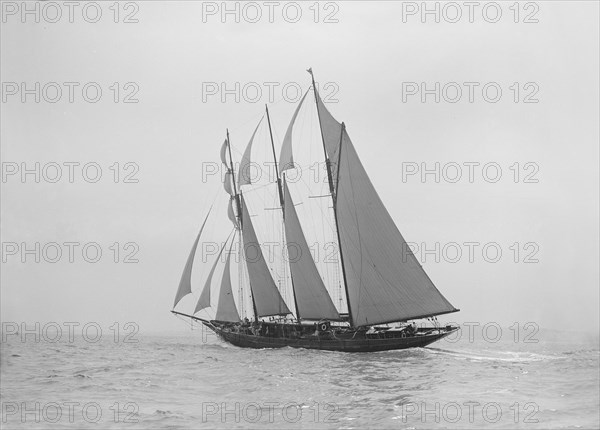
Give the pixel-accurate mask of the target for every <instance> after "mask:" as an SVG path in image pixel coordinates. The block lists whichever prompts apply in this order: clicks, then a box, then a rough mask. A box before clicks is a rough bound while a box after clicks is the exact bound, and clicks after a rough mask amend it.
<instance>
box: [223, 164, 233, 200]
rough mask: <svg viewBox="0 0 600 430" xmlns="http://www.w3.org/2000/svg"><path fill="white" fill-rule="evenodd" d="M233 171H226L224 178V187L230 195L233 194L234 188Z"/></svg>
mask: <svg viewBox="0 0 600 430" xmlns="http://www.w3.org/2000/svg"><path fill="white" fill-rule="evenodd" d="M231 177H232V174H231V171H230V170H227V172H226V173H225V179H224V180H223V188H225V191H226V192H227V193H228V194H229V195H230V196H233V194H234V193H233V188H232V185H231Z"/></svg>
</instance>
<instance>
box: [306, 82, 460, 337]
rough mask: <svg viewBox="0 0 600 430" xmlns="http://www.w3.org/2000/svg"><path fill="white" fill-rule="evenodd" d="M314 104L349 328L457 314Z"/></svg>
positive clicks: (342, 134)
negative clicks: (330, 190)
mask: <svg viewBox="0 0 600 430" xmlns="http://www.w3.org/2000/svg"><path fill="white" fill-rule="evenodd" d="M317 94H318V93H317ZM317 105H318V107H319V115H320V117H321V126H322V133H323V139H324V142H325V147H326V151H327V155H328V157H329V160H331V163H330V164H331V165H332V176H333V178H332V179H333V180H334V181H335V182H334V184H335V186H334V189H335V190H336V191H335V194H334V204H335V209H336V211H335V212H336V220H337V227H338V232H339V239H340V249H341V251H342V254H343V258H344V265H345V277H346V288H347V292H348V298H349V302H350V303H349V307H350V309H351V315H352V323H353V325H355V326H363V325H371V324H381V323H387V322H393V321H404V320H408V319H415V318H424V317H428V316H433V315H439V314H443V313H449V312H454V311H456V310H457V309H455V308H454V306H452V305H451V304H450V302H449V301H448V300H447V299H446V298H445V297H444V296H443V295H442V294H441V293H440V292H439V291H438V289H437V288H436V287H435V285H434V284H433V282H432V281H431V279H429V277H428V276H427V274H426V273H425V271H424V270H423V268H422V267H421V265H420V264H419V262H418V260H417V259H416V258H415V256H414V255H413V254H412V253H411V252H410V250H409V248H408V245H407V244H406V241H405V240H404V238H403V237H402V234H401V233H400V231H399V230H398V227H396V224H395V223H394V221H393V219H392V217H391V216H390V214H389V213H388V211H387V209H386V207H385V206H384V204H383V202H382V201H381V199H380V198H379V195H378V194H377V191H376V190H375V187H374V186H373V184H372V183H371V180H370V179H369V176H368V175H367V172H366V171H365V169H364V167H363V165H362V163H361V161H360V159H359V157H358V154H357V153H356V151H355V149H354V145H353V144H352V141H351V140H350V137H349V136H348V134H347V133H346V131H345V128H344V127H342V125H341V124H340V123H338V122H337V121H336V120H335V119H334V118H333V116H332V115H331V114H330V113H329V112H328V111H327V109H326V108H325V105H324V104H323V102H322V101H321V99H320V97H318V96H317Z"/></svg>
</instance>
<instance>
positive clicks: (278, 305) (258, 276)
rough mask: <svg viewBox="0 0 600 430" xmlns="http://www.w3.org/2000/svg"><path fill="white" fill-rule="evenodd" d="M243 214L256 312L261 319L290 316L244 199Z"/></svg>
mask: <svg viewBox="0 0 600 430" xmlns="http://www.w3.org/2000/svg"><path fill="white" fill-rule="evenodd" d="M242 213H243V215H242V238H243V241H244V260H245V261H246V267H247V269H248V277H249V279H250V289H251V291H252V295H253V297H254V304H255V305H256V312H257V313H258V316H261V317H263V316H271V315H287V314H290V313H291V312H290V310H289V309H288V307H287V305H286V304H285V302H284V301H283V298H282V297H281V294H279V290H278V289H277V286H276V285H275V282H274V281H273V277H272V276H271V273H270V272H269V268H268V267H267V263H266V262H265V259H264V257H263V254H262V250H261V249H260V244H259V242H258V239H257V237H256V232H255V231H254V226H253V225H252V220H251V219H250V214H249V213H248V208H247V206H246V202H245V201H244V198H243V197H242Z"/></svg>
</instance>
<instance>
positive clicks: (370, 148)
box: [1, 1, 600, 331]
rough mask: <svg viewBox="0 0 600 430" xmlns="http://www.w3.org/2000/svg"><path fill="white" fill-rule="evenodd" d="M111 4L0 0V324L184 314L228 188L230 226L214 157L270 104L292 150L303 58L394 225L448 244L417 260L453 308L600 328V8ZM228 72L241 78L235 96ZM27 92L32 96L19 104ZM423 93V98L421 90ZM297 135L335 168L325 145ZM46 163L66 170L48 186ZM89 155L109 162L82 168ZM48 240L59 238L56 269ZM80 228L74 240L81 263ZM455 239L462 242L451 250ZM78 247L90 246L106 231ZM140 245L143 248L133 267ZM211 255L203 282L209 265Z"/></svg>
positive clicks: (147, 324) (219, 225)
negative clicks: (192, 252) (188, 276)
mask: <svg viewBox="0 0 600 430" xmlns="http://www.w3.org/2000/svg"><path fill="white" fill-rule="evenodd" d="M111 4H112V2H110V3H100V6H99V7H100V9H101V11H102V15H101V17H100V18H99V19H98V22H95V23H93V22H87V21H86V19H87V20H88V21H93V20H95V14H96V10H95V9H94V8H93V7H87V8H85V13H83V12H82V11H83V10H84V6H85V3H80V4H79V5H78V7H77V8H75V10H74V11H73V16H72V21H73V22H72V23H71V22H69V10H68V9H67V7H66V6H64V5H62V3H58V5H59V8H60V9H58V10H59V11H60V12H61V13H62V16H61V18H60V19H58V22H56V23H53V22H50V21H54V20H56V19H55V17H57V15H56V13H57V9H56V8H54V9H51V8H47V9H43V8H42V6H40V4H38V7H39V8H40V17H39V21H40V22H39V23H36V22H35V20H36V16H35V15H33V14H29V15H25V16H22V15H21V12H22V11H21V10H20V8H21V3H20V2H16V3H12V2H3V3H2V8H3V11H2V13H3V15H2V18H3V19H2V30H1V37H2V41H1V49H2V53H1V62H2V65H1V72H2V79H1V80H2V82H3V88H2V97H3V100H2V105H1V107H2V114H1V121H2V127H1V143H2V148H1V156H2V163H3V164H2V173H3V177H2V197H1V203H2V211H1V215H2V219H1V222H2V242H3V249H2V251H3V255H2V258H3V260H2V275H1V281H2V290H1V299H2V300H1V311H2V320H3V321H17V322H21V321H27V322H35V321H40V322H42V323H44V322H48V321H56V322H63V321H79V322H81V323H85V322H88V321H96V322H99V323H101V324H102V325H104V326H108V325H110V323H111V322H114V321H118V322H121V323H125V322H127V321H134V322H137V323H138V324H139V325H140V329H141V330H142V331H158V330H173V329H182V323H181V322H180V321H178V320H177V319H176V318H174V317H173V316H172V315H171V314H170V313H169V310H170V308H171V306H172V301H173V297H174V294H175V291H176V289H177V285H178V283H179V278H180V276H181V271H182V269H183V266H184V265H185V261H186V258H187V255H188V253H189V249H190V247H191V244H192V242H193V240H194V237H195V235H196V233H197V230H198V228H199V226H200V224H201V222H202V220H203V217H204V215H205V214H206V211H207V210H208V206H209V205H210V203H211V202H212V201H213V199H214V198H215V195H219V196H221V198H220V199H219V200H218V204H216V206H215V213H216V214H217V217H216V218H213V219H212V220H211V221H210V222H209V226H210V228H209V232H208V233H209V234H208V235H207V236H206V238H205V240H206V241H211V240H217V241H218V240H222V239H224V238H225V237H226V236H227V234H228V233H229V230H230V226H229V224H228V221H227V220H226V217H225V209H224V208H225V206H224V202H225V201H226V198H224V195H223V192H222V188H221V185H220V179H219V176H218V175H208V176H207V175H206V171H207V170H206V169H210V168H211V166H212V165H211V164H207V163H213V162H214V163H216V164H215V165H216V166H218V165H219V149H220V145H221V143H222V141H223V139H224V137H225V129H226V127H229V129H230V132H231V136H232V143H233V146H234V158H236V159H237V160H239V159H240V158H241V153H242V152H243V150H244V146H245V144H246V143H247V141H248V139H249V137H250V134H251V133H252V129H253V128H254V127H255V125H256V123H257V121H258V119H259V118H260V117H261V115H262V113H263V110H264V104H265V103H270V105H271V112H272V123H273V127H274V128H275V130H276V144H277V146H279V144H280V142H281V139H282V138H283V135H284V134H285V128H286V127H287V124H288V121H289V118H290V117H291V115H292V113H293V110H294V108H295V102H296V101H297V98H296V89H297V88H298V85H300V86H301V88H302V89H303V90H306V89H307V88H308V86H309V84H310V76H309V75H308V74H307V73H306V72H305V69H306V68H308V67H311V66H312V68H313V70H314V71H315V76H316V79H317V81H319V82H320V84H321V85H323V86H324V85H325V84H326V83H328V84H329V85H328V86H326V87H325V86H324V87H323V89H322V93H323V95H324V96H325V95H327V96H329V98H328V100H329V102H328V103H327V106H328V108H329V109H330V111H331V112H332V113H333V115H334V116H335V117H336V118H337V119H338V120H340V121H341V120H343V121H345V123H346V125H347V129H348V132H349V134H350V136H351V137H352V139H353V142H354V145H355V147H356V149H357V151H358V153H359V155H360V156H361V158H362V160H363V163H364V165H365V167H366V169H367V171H368V172H369V174H370V175H371V179H372V181H373V182H374V184H375V186H376V187H377V189H378V191H379V193H380V195H381V197H382V199H383V201H384V202H385V203H386V205H387V207H388V210H389V211H390V213H391V214H392V216H393V217H394V219H395V220H396V223H397V225H398V226H399V228H400V231H401V232H402V233H403V235H404V236H405V237H406V239H407V240H408V241H412V242H415V243H417V244H419V246H420V247H421V245H422V244H425V246H426V247H427V248H428V249H434V250H435V246H436V243H439V245H438V246H439V252H438V256H439V257H440V258H439V262H436V261H435V257H436V255H434V254H435V252H436V251H433V253H432V254H427V253H422V252H421V251H422V249H420V250H419V251H417V253H416V254H417V256H418V257H423V259H425V261H424V262H423V266H424V267H425V269H426V270H427V272H428V274H429V275H430V277H431V278H432V279H433V281H434V282H435V284H436V285H437V286H438V288H439V289H440V290H441V291H442V292H443V293H444V295H445V296H446V297H447V298H448V299H449V300H450V301H451V302H452V304H453V305H455V306H456V307H458V308H460V309H461V312H460V313H458V314H453V315H450V316H445V317H440V319H441V320H443V321H457V322H461V321H477V322H480V323H481V324H485V323H487V322H498V323H499V324H502V325H511V324H512V323H513V322H520V323H521V324H524V323H526V322H529V321H532V322H536V323H537V324H539V325H540V326H541V327H548V328H561V327H563V328H567V329H573V330H577V329H584V330H597V327H598V323H599V321H598V315H599V309H598V306H599V305H598V303H599V267H598V265H599V263H598V261H599V249H598V238H599V226H598V217H599V209H598V198H599V197H598V196H599V177H598V157H599V151H598V148H599V134H598V130H599V129H598V118H599V114H600V112H599V86H598V74H599V64H598V57H599V52H600V50H599V46H598V45H599V42H598V40H599V37H598V36H599V31H598V30H599V27H598V12H599V10H598V8H599V6H598V3H597V2H561V1H553V2H535V3H531V2H530V3H529V6H525V3H521V4H520V7H519V8H514V6H513V7H512V9H511V8H510V7H511V5H512V2H506V3H504V2H501V3H499V5H500V11H501V15H500V16H497V15H496V13H497V12H498V11H497V10H496V9H495V8H494V6H489V5H488V6H486V7H485V8H484V6H485V5H487V3H485V2H482V3H481V5H480V6H478V7H477V8H475V9H474V10H473V11H472V16H471V17H469V9H468V8H467V7H466V6H464V5H463V3H458V5H459V7H460V10H459V9H457V8H456V7H455V6H454V5H456V3H455V4H452V5H450V6H448V5H446V4H445V3H435V2H430V3H428V7H430V8H431V10H435V8H436V7H438V8H439V13H440V16H439V21H440V22H436V16H435V15H434V14H433V13H431V14H426V15H422V14H421V12H422V11H421V10H417V9H420V7H421V2H417V3H412V2H362V1H353V2H329V3H327V4H326V3H321V4H320V5H319V7H314V6H311V5H312V4H313V3H312V2H309V3H302V4H300V6H298V7H299V9H300V10H301V13H302V15H301V16H300V17H299V18H298V20H297V22H292V21H295V20H296V18H295V17H296V12H297V9H298V7H296V6H295V4H290V3H286V2H281V3H280V4H279V5H278V6H275V8H274V10H273V12H272V13H273V15H272V21H273V22H269V9H268V5H265V4H264V3H263V2H258V3H253V4H252V6H246V7H245V8H244V7H243V5H242V4H240V5H238V7H239V10H240V16H239V21H240V22H239V23H237V22H235V21H236V16H235V14H228V15H225V16H222V15H221V12H222V11H221V10H220V8H221V2H217V3H213V2H204V4H203V3H202V2H192V1H187V2H177V3H167V2H160V1H156V2H137V3H130V4H128V6H125V5H124V4H121V9H120V10H119V14H118V16H116V15H115V10H114V9H110V6H111ZM436 4H437V6H436ZM34 5H35V4H34V3H31V4H30V6H31V8H32V9H33V8H34ZM532 5H533V6H532ZM228 7H230V8H231V10H234V8H235V3H234V2H231V3H229V6H228ZM284 7H285V13H284ZM15 8H16V9H15ZM258 10H260V11H261V13H262V16H261V17H260V19H258V18H256V19H255V17H256V16H257V15H256V12H257V11H258ZM484 10H485V12H484ZM317 11H318V14H317ZM517 11H518V14H517ZM457 12H461V14H462V15H461V17H460V19H459V18H457ZM126 18H128V19H129V20H137V21H138V22H131V23H124V22H122V21H124V20H125V19H126ZM115 19H116V20H117V21H119V22H118V23H115V22H114V21H115ZM255 20H258V22H255V23H253V22H249V21H255ZM456 20H457V21H458V22H455V23H453V22H450V21H456ZM496 20H497V22H491V21H496ZM536 20H537V22H535V21H536ZM22 21H25V22H22ZM223 21H225V22H223ZM315 21H318V22H315ZM325 21H337V22H325ZM423 21H425V22H423ZM470 21H473V22H470ZM515 21H518V22H515ZM524 21H531V22H524ZM38 82H39V85H40V89H39V91H38V92H37V95H39V97H40V100H39V103H36V101H35V97H36V94H35V93H36V90H35V88H36V83H38ZM65 82H67V83H68V82H72V83H73V84H65ZM236 82H237V83H239V91H238V92H237V94H236ZM49 83H56V84H49ZM115 83H117V84H116V85H115ZM128 83H129V84H128ZM421 83H424V88H422V87H421ZM436 83H439V91H437V94H436ZM465 83H467V84H465ZM21 84H23V85H21ZM86 84H87V86H86ZM286 84H287V86H286ZM222 86H224V87H225V88H226V89H229V90H232V92H231V93H230V94H229V95H225V100H224V101H223V100H222V97H223V95H222V93H221V89H222ZM284 86H286V89H287V90H288V92H287V94H284V93H283V91H282V88H283V87H284ZM57 87H59V88H60V89H61V91H62V94H58V93H57V92H56V88H57ZM84 87H85V88H86V91H87V92H86V97H87V100H86V99H85V98H84V95H82V89H83V88H84ZM98 87H99V88H100V89H101V90H102V94H101V96H100V97H99V100H98V101H97V102H96V103H92V102H91V101H90V100H92V99H94V97H96V95H95V94H96V93H95V91H96V89H97V88H98ZM69 88H72V89H73V102H72V103H71V102H70V101H69V92H68V90H69ZM256 88H259V89H260V90H261V91H262V95H258V96H257V95H256V92H255V90H256ZM269 88H271V89H272V95H273V100H269V98H270V97H269ZM457 88H459V89H460V91H461V92H462V93H461V94H458V93H457V92H456V89H457ZM484 88H485V92H482V91H483V89H484ZM498 88H499V89H500V90H501V94H498V95H497V93H496V91H497V90H498ZM22 89H25V90H28V89H29V90H32V91H31V92H30V94H25V96H24V97H25V101H24V102H23V101H22V99H21V97H22V94H21V91H22ZM422 89H425V90H431V92H430V93H429V94H426V95H425V99H424V101H423V100H422V98H421V96H422V93H421V90H422ZM469 89H472V91H473V92H472V97H473V99H472V102H471V101H470V100H469ZM217 90H218V93H216V94H215V92H216V91H217ZM436 95H438V96H439V98H440V100H439V102H438V103H436V101H435V98H436ZM236 96H239V100H237V101H236ZM115 97H116V99H117V101H118V102H117V103H115V100H114V98H115ZM127 97H129V99H128V100H129V101H133V100H138V102H137V103H124V101H125V99H126V98H127ZM54 99H56V102H55V103H51V101H53V100H54ZM496 99H497V100H496ZM452 101H456V102H455V103H452ZM536 101H537V102H536ZM307 102H311V103H312V102H313V100H312V99H307ZM309 107H310V108H312V107H313V106H309ZM303 118H304V119H303V121H302V122H300V123H299V124H304V125H305V126H306V127H307V128H310V125H311V124H313V125H314V122H311V121H312V120H311V119H310V118H311V117H310V114H309V113H306V114H304V116H303ZM261 136H262V137H261V138H260V139H258V140H257V143H256V145H257V149H256V150H257V151H258V152H259V153H261V154H262V152H261V151H263V152H264V154H267V156H268V155H269V152H265V151H268V150H269V148H268V146H266V145H267V143H268V140H266V135H265V133H264V129H263V131H261ZM311 136H312V135H311ZM312 140H314V136H312ZM294 145H295V150H296V151H298V152H300V151H304V152H303V153H304V155H305V156H306V157H307V159H308V158H309V156H313V158H315V159H316V161H321V160H322V158H319V157H322V153H319V152H318V147H315V148H317V149H316V150H314V151H312V150H311V152H310V153H308V152H306V151H307V149H306V148H304V149H302V148H301V146H299V145H301V142H300V141H298V140H297V141H295V142H294ZM36 162H37V163H40V174H41V176H40V179H39V183H36V182H35V180H36V178H35V175H34V174H33V173H31V174H29V175H26V176H25V178H24V179H25V180H23V179H22V177H21V173H22V172H21V169H22V168H23V167H26V168H28V169H34V170H35V163H36ZM71 162H72V163H80V164H79V165H77V164H69V163H71ZM53 163H57V164H58V165H59V166H61V171H62V177H61V178H60V179H59V180H57V182H55V183H53V182H51V180H53V178H54V177H55V176H56V174H55V173H56V164H53ZM64 163H67V164H64ZM86 163H92V164H90V165H88V166H87V168H86V171H85V172H83V171H82V167H83V166H84V165H85V164H86ZM93 163H97V164H93ZM115 163H119V164H118V165H115ZM126 163H133V164H129V165H126ZM203 163H204V164H203ZM435 163H440V164H439V166H440V167H439V169H440V170H439V171H440V178H439V182H436V181H435V177H434V175H433V174H429V175H427V176H425V178H424V180H423V178H422V177H421V169H422V168H423V167H426V168H428V169H430V170H431V169H434V168H435V166H436V164H435ZM465 163H466V164H465ZM477 163H478V164H477ZM515 163H518V164H515ZM69 165H71V166H72V169H73V173H74V176H73V183H70V182H69V178H68V176H69V168H68V166H69ZM484 165H487V167H486V170H485V171H484V169H483V166H484ZM15 166H16V167H15ZM98 166H99V167H100V168H101V169H102V177H101V178H100V179H99V180H98V181H97V182H95V183H91V180H93V178H94V176H95V175H96V173H95V171H96V169H97V167H98ZM456 166H459V167H460V168H461V172H462V177H461V178H460V179H458V180H456V181H455V177H456ZM469 166H472V167H471V168H472V169H473V171H472V172H473V176H472V181H470V180H469ZM498 167H499V168H500V169H501V177H499V178H495V177H496V171H497V168H498ZM15 168H18V169H19V171H18V172H16V173H15V174H13V171H14V169H15ZM415 168H418V169H419V171H418V172H416V174H410V173H413V171H414V169H415ZM411 169H412V170H411ZM115 172H119V176H118V178H117V177H115ZM128 174H129V175H130V176H127V175H128ZM86 179H87V180H86ZM132 179H137V180H138V182H137V183H130V182H127V181H131V180H132ZM496 179H497V181H496ZM115 180H116V183H115ZM88 181H90V182H88ZM494 181H495V182H494ZM271 204H273V203H271ZM253 209H255V212H256V213H258V206H255V207H253ZM263 230H264V229H263ZM36 242H37V243H39V246H40V252H39V254H40V255H39V256H40V262H39V263H36V261H35V257H36V256H35V255H34V254H35V251H34V253H32V254H26V255H24V256H23V255H22V251H23V249H22V248H23V246H22V244H23V243H25V246H26V247H27V248H28V249H35V244H36ZM52 242H56V243H58V244H60V247H61V250H62V252H63V255H62V257H61V258H60V260H59V261H57V262H56V263H52V262H50V261H49V260H52V259H53V258H54V256H55V255H56V252H55V247H53V245H47V244H48V243H52ZM65 242H77V243H78V244H79V245H77V246H75V245H73V249H74V255H73V260H74V261H73V262H69V256H68V250H69V248H68V246H69V245H64V244H65ZM92 242H95V243H97V244H98V246H99V247H100V248H101V250H102V256H101V258H100V260H99V261H98V262H97V263H90V262H87V261H85V259H84V258H83V256H82V248H83V247H84V245H86V244H88V243H92ZM115 242H117V243H118V245H117V246H115V245H113V244H114V243H115ZM130 242H131V243H133V244H129V245H127V246H126V244H128V243H130ZM471 242H474V243H476V244H477V245H472V246H474V248H473V249H474V254H473V261H472V262H471V261H469V255H468V251H469V246H470V245H465V244H466V243H471ZM515 244H516V245H515ZM486 245H487V247H486V250H487V251H488V254H487V256H486V255H483V254H482V250H483V248H484V246H486ZM457 248H458V249H460V250H461V252H462V253H463V254H462V257H461V258H460V259H458V261H456V262H452V260H454V259H455V255H456V249H457ZM498 248H499V249H500V250H501V252H502V255H501V257H499V259H498V261H497V262H495V263H494V262H490V261H489V260H492V259H494V258H495V250H496V249H498ZM44 249H45V250H46V254H44V252H43V250H44ZM116 249H119V251H120V252H119V253H118V255H117V254H116V251H115V250H116ZM86 250H87V251H88V254H87V255H88V257H89V256H91V257H90V258H93V257H94V254H95V250H94V246H93V245H90V246H88V247H86ZM132 253H134V254H135V255H133V256H132V257H130V258H135V259H137V260H139V261H138V262H137V263H125V262H124V260H125V259H126V257H127V256H128V255H130V254H132ZM23 258H25V259H26V260H25V262H22V259H23ZM115 259H116V260H117V262H115V261H114V260H115ZM486 259H487V260H486ZM197 269H198V271H197V272H195V277H194V288H195V291H196V293H197V292H198V290H199V288H201V284H202V282H203V279H204V277H205V276H206V272H207V271H208V269H209V265H208V264H205V265H202V264H197ZM196 297H197V296H196ZM186 306H187V310H191V309H190V308H191V307H192V306H193V299H190V300H188V301H187V302H182V308H186ZM184 310H185V309H184Z"/></svg>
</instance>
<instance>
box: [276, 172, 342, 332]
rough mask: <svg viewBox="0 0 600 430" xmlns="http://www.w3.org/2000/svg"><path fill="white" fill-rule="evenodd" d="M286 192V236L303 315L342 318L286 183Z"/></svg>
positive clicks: (297, 300)
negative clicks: (307, 238)
mask: <svg viewBox="0 0 600 430" xmlns="http://www.w3.org/2000/svg"><path fill="white" fill-rule="evenodd" d="M284 194H285V206H284V207H285V236H286V244H287V249H288V256H289V263H290V270H291V272H292V273H291V274H292V279H293V283H294V294H295V298H296V305H297V306H298V314H299V317H300V318H303V319H309V320H320V319H323V318H326V319H330V320H339V319H340V315H339V314H338V311H337V310H336V308H335V305H334V304H333V301H332V300H331V297H330V296H329V293H328V292H327V289H326V288H325V284H324V283H323V280H322V279H321V275H319V272H318V270H317V266H316V265H315V261H314V260H313V256H312V254H311V252H310V248H309V247H308V244H307V243H306V238H305V237H304V232H303V231H302V227H301V226H300V220H299V219H298V214H297V213H296V208H295V207H294V201H293V200H292V196H291V194H290V190H289V188H288V186H287V183H285V182H284Z"/></svg>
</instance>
